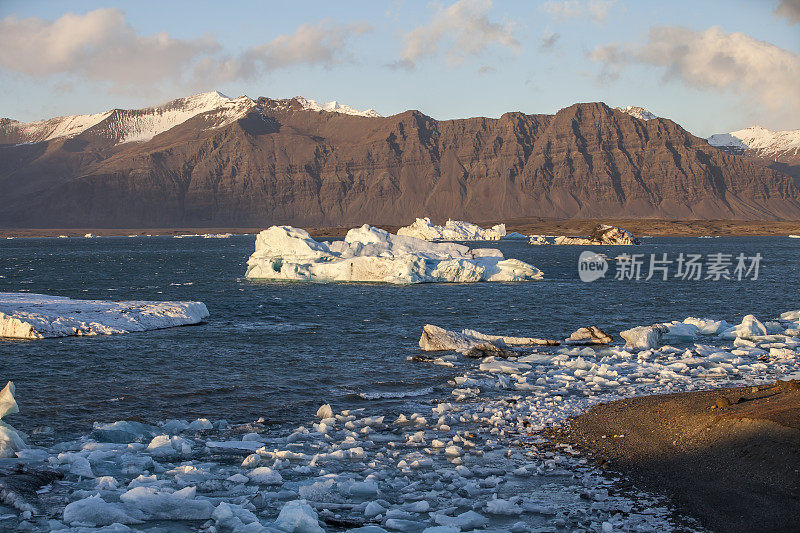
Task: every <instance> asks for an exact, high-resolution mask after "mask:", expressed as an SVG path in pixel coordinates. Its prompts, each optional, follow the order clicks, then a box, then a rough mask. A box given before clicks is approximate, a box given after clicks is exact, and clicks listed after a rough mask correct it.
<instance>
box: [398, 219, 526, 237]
mask: <svg viewBox="0 0 800 533" xmlns="http://www.w3.org/2000/svg"><path fill="white" fill-rule="evenodd" d="M397 234H398V235H406V236H409V237H416V238H417V239H422V240H425V241H499V240H500V239H502V238H503V237H505V236H506V225H505V224H498V225H496V226H492V227H491V228H489V229H483V228H481V227H480V226H477V225H475V224H471V223H469V222H462V221H460V220H449V219H448V221H447V223H446V224H445V225H444V226H435V225H433V224H431V219H429V218H418V219H416V220H415V221H414V223H413V224H411V225H409V226H404V227H402V228H400V229H398V230H397ZM522 237H523V238H524V237H525V236H524V235H523V236H522Z"/></svg>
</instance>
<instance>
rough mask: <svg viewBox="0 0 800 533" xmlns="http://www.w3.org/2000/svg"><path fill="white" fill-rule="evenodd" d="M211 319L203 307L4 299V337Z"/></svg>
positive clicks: (27, 296) (0, 316) (0, 304)
mask: <svg viewBox="0 0 800 533" xmlns="http://www.w3.org/2000/svg"><path fill="white" fill-rule="evenodd" d="M207 316H208V309H207V308H206V306H205V304H204V303H202V302H145V301H128V302H110V301H106V300H73V299H71V298H66V297H64V296H48V295H46V294H31V293H25V292H2V293H0V337H16V338H22V339H41V338H44V337H65V336H68V335H110V334H113V333H128V332H131V331H147V330H151V329H161V328H170V327H174V326H185V325H188V324H197V323H198V322H200V321H201V320H203V319H204V318H205V317H207Z"/></svg>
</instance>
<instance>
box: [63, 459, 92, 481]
mask: <svg viewBox="0 0 800 533" xmlns="http://www.w3.org/2000/svg"><path fill="white" fill-rule="evenodd" d="M69 473H70V474H75V475H76V476H81V477H86V478H94V472H92V465H91V464H89V460H88V459H87V458H86V457H83V456H77V457H74V458H73V460H72V461H71V462H70V464H69Z"/></svg>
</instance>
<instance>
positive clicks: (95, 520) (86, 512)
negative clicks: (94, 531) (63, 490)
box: [63, 494, 142, 527]
mask: <svg viewBox="0 0 800 533" xmlns="http://www.w3.org/2000/svg"><path fill="white" fill-rule="evenodd" d="M63 518H64V522H65V523H67V524H69V525H71V526H76V527H77V526H83V527H99V526H109V525H111V524H115V523H116V524H141V523H142V521H141V520H138V519H136V518H134V517H133V516H131V515H130V514H128V512H127V511H126V510H125V508H124V507H123V506H122V504H119V503H109V502H106V501H105V500H104V499H103V498H101V497H100V495H99V494H95V495H94V496H89V497H88V498H84V499H82V500H77V501H74V502H72V503H70V504H67V506H66V507H64V514H63Z"/></svg>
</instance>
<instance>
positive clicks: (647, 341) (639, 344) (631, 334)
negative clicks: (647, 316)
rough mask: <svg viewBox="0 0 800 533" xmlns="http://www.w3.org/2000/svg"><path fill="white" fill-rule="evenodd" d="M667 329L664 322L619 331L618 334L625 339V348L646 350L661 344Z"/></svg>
mask: <svg viewBox="0 0 800 533" xmlns="http://www.w3.org/2000/svg"><path fill="white" fill-rule="evenodd" d="M667 331H669V328H668V327H667V326H665V325H664V324H653V325H652V326H637V327H635V328H631V329H627V330H625V331H620V332H619V335H620V337H622V338H623V339H625V348H629V349H633V350H647V349H653V348H658V347H659V346H661V339H662V337H663V336H664V333H666V332H667Z"/></svg>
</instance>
